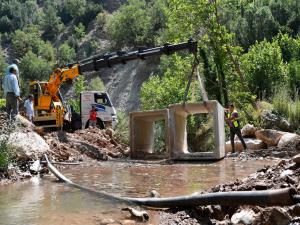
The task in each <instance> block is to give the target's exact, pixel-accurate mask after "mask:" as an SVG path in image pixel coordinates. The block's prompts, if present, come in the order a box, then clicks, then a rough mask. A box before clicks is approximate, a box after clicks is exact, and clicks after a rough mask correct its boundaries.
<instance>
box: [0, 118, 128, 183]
mask: <svg viewBox="0 0 300 225" xmlns="http://www.w3.org/2000/svg"><path fill="white" fill-rule="evenodd" d="M0 124H2V126H1V129H2V132H1V135H0V141H1V145H3V146H2V147H3V148H5V149H6V150H7V152H8V153H9V154H11V155H10V156H8V155H4V156H5V157H6V159H4V160H8V164H7V165H6V168H5V169H3V168H2V170H1V169H0V184H7V183H11V182H15V181H20V180H23V179H27V178H30V177H31V176H32V175H34V174H36V172H35V171H32V170H31V169H30V165H31V164H32V163H33V162H34V161H35V160H38V159H41V158H42V157H43V155H44V154H47V155H48V156H49V158H50V159H51V160H52V161H55V162H61V161H64V162H79V161H80V162H82V161H84V162H86V163H89V162H92V161H95V160H97V161H98V160H108V159H110V158H125V157H127V156H128V155H129V147H128V146H127V145H125V144H123V143H121V142H119V141H118V140H117V138H115V135H114V131H113V130H112V129H106V130H100V129H98V128H88V129H85V130H78V131H75V132H74V133H71V132H66V131H53V132H43V131H42V130H41V129H38V128H36V127H35V126H34V125H33V124H32V123H30V122H29V121H27V120H26V119H25V118H23V117H22V116H18V118H17V123H16V124H14V125H8V126H7V125H6V121H5V117H4V115H3V114H0ZM1 150H2V151H3V149H1ZM0 160H2V159H1V157H0ZM0 165H1V164H0ZM45 171H46V170H45Z"/></svg>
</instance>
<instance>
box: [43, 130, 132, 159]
mask: <svg viewBox="0 0 300 225" xmlns="http://www.w3.org/2000/svg"><path fill="white" fill-rule="evenodd" d="M113 133H114V131H113V130H112V129H107V130H100V129H98V128H88V129H85V130H78V131H76V132H74V133H68V132H65V131H56V132H51V133H47V134H46V135H44V139H45V140H46V142H47V144H48V145H49V146H50V151H49V152H48V154H49V156H50V158H52V160H55V161H78V160H82V157H83V155H84V156H85V158H86V159H89V158H90V159H96V160H108V159H109V158H125V157H127V156H128V155H129V147H128V146H126V145H125V144H122V143H119V142H118V141H117V140H116V139H115V138H114V135H113Z"/></svg>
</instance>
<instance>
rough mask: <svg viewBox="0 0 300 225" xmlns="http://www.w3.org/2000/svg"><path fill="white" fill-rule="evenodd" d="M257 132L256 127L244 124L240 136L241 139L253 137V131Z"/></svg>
mask: <svg viewBox="0 0 300 225" xmlns="http://www.w3.org/2000/svg"><path fill="white" fill-rule="evenodd" d="M256 130H257V128H256V127H254V126H253V125H251V124H246V125H245V126H244V127H243V128H242V136H243V137H255V131H256Z"/></svg>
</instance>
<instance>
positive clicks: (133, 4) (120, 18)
mask: <svg viewBox="0 0 300 225" xmlns="http://www.w3.org/2000/svg"><path fill="white" fill-rule="evenodd" d="M164 2H165V0H159V1H145V0H129V1H128V3H127V4H126V5H123V6H121V7H120V9H119V10H118V11H117V12H116V13H115V14H113V16H112V17H111V18H110V19H109V21H108V35H109V37H110V38H111V39H112V40H113V41H114V44H115V46H116V48H121V47H124V46H127V47H133V46H145V45H146V46H147V45H148V46H153V45H154V43H155V39H156V37H157V35H158V34H159V32H160V30H161V29H162V28H163V27H164V26H165V20H166V16H165V12H164V9H163V7H164Z"/></svg>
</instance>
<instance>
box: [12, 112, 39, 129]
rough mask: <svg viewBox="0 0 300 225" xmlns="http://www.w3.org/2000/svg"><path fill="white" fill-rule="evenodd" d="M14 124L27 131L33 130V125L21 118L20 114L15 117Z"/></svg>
mask: <svg viewBox="0 0 300 225" xmlns="http://www.w3.org/2000/svg"><path fill="white" fill-rule="evenodd" d="M16 122H17V124H19V125H22V127H25V128H27V129H29V130H34V128H35V125H34V124H33V123H31V122H30V121H29V120H28V119H26V118H25V117H23V116H21V115H20V114H18V115H17V117H16Z"/></svg>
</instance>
